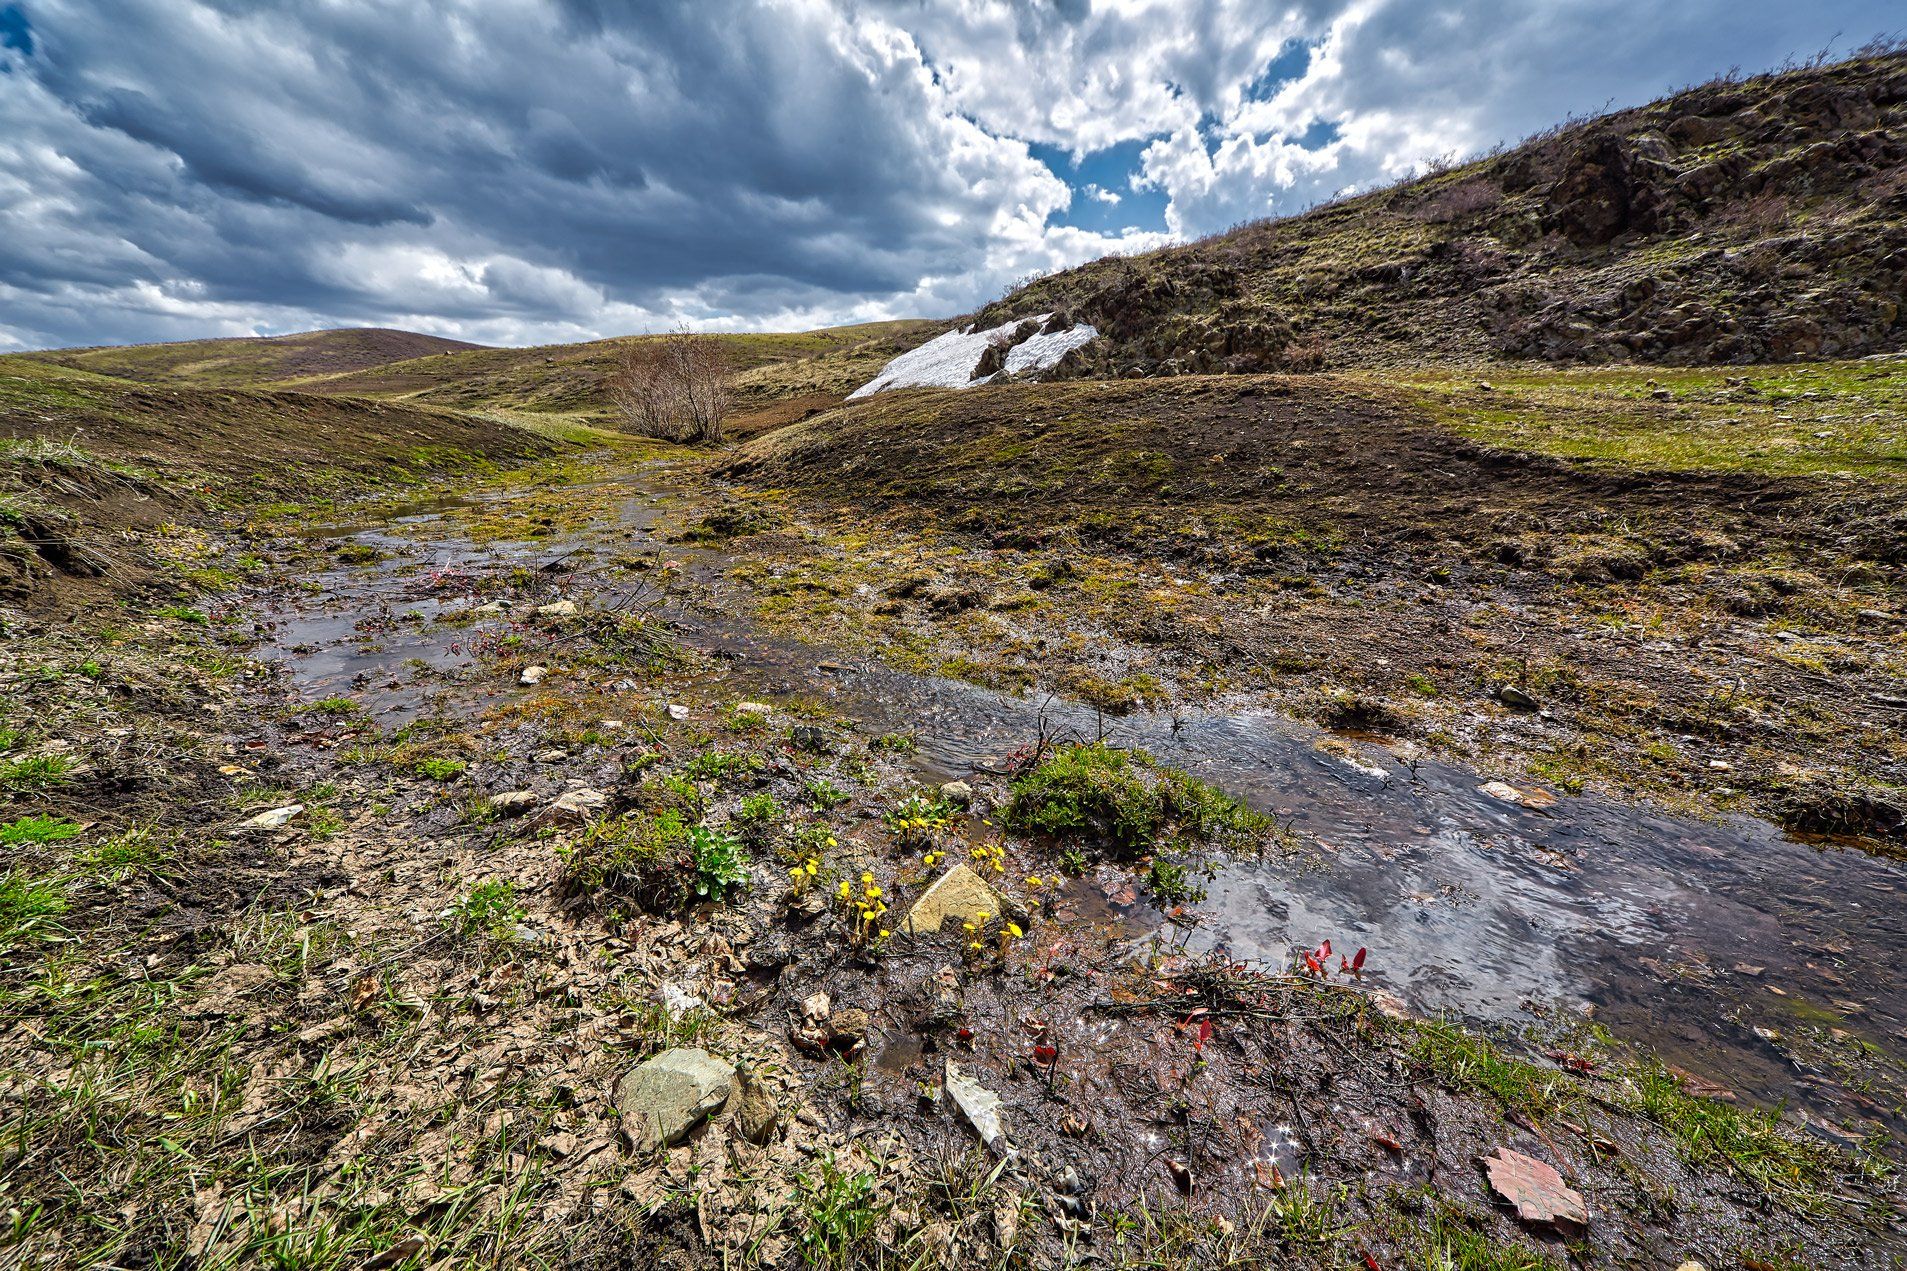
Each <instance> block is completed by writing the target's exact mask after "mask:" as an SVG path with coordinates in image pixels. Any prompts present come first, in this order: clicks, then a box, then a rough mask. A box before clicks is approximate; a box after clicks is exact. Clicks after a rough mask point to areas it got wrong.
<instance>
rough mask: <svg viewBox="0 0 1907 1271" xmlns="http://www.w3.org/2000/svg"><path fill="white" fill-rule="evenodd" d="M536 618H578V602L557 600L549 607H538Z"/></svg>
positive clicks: (548, 605)
mask: <svg viewBox="0 0 1907 1271" xmlns="http://www.w3.org/2000/svg"><path fill="white" fill-rule="evenodd" d="M536 616H537V617H539V618H574V617H575V616H576V602H575V601H574V600H557V601H552V602H551V603H550V604H547V605H538V606H537V607H536Z"/></svg>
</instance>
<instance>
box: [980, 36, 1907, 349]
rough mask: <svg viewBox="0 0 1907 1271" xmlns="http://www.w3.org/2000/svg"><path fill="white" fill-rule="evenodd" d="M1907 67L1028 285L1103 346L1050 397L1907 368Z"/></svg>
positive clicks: (1670, 120)
mask: <svg viewBox="0 0 1907 1271" xmlns="http://www.w3.org/2000/svg"><path fill="white" fill-rule="evenodd" d="M1903 294H1907V54H1903V53H1900V52H1889V53H1885V54H1880V55H1876V56H1870V57H1861V58H1856V59H1854V60H1852V61H1848V62H1844V63H1841V64H1838V65H1834V66H1828V67H1819V68H1810V69H1805V70H1798V71H1792V72H1789V73H1784V74H1775V75H1764V76H1760V77H1756V78H1753V79H1746V80H1740V81H1734V80H1726V81H1717V82H1714V83H1710V84H1706V85H1703V86H1701V87H1698V88H1694V89H1691V90H1689V91H1686V92H1683V93H1679V94H1677V95H1675V96H1673V97H1669V98H1667V99H1665V100H1663V101H1659V102H1656V103H1654V104H1652V105H1648V106H1643V107H1640V108H1638V109H1633V110H1625V111H1621V112H1618V113H1615V114H1611V115H1607V116H1604V117H1602V118H1599V119H1595V120H1591V121H1589V122H1585V123H1577V124H1572V125H1569V126H1565V127H1561V128H1558V129H1557V130H1555V131H1554V132H1551V133H1549V134H1547V135H1543V136H1540V137H1537V138H1535V139H1534V140H1532V141H1530V142H1528V143H1526V144H1524V145H1522V146H1519V147H1517V148H1516V149H1514V150H1510V151H1507V152H1505V153H1501V154H1495V155H1492V156H1490V157H1487V158H1484V159H1479V160H1477V161H1475V162H1472V163H1468V164H1465V165H1463V166H1461V167H1456V168H1453V169H1451V170H1448V171H1443V172H1438V173H1436V174H1434V175H1430V176H1426V177H1423V178H1421V179H1418V180H1413V181H1409V182H1406V183H1403V184H1400V185H1397V186H1394V187H1391V188H1389V189H1384V190H1378V191H1375V192H1372V193H1368V194H1365V195H1363V196H1361V197H1357V198H1352V199H1348V200H1346V201H1343V202H1340V203H1335V204H1332V205H1329V206H1326V207H1321V208H1318V209H1316V210H1314V211H1311V212H1309V213H1306V214H1304V215H1301V216H1296V217H1291V218H1288V219H1283V220H1268V221H1262V222H1258V223H1255V224H1250V225H1246V226H1242V227H1240V228H1238V229H1235V230H1233V231H1231V232H1229V233H1225V234H1220V235H1217V236H1215V237H1212V238H1207V239H1204V240H1201V241H1199V242H1195V243H1189V244H1186V245H1183V246H1178V247H1172V248H1167V249H1164V250H1161V251H1157V252H1153V253H1150V254H1147V255H1143V256H1132V257H1108V258H1106V259H1103V260H1099V261H1095V262H1093V263H1091V264H1088V265H1085V266H1083V267H1081V268H1077V269H1072V270H1068V271H1066V272H1063V273H1058V274H1054V275H1052V276H1050V277H1046V278H1042V279H1040V280H1038V281H1036V282H1034V283H1032V284H1030V285H1028V286H1026V287H1023V288H1021V289H1019V290H1017V291H1014V292H1012V293H1011V294H1009V295H1007V296H1006V297H1005V298H1003V299H1002V300H1000V301H998V302H996V303H994V304H992V305H990V306H988V307H987V308H986V309H984V310H982V311H981V312H980V313H979V314H977V315H975V320H976V321H977V322H979V323H980V324H981V325H983V326H988V327H991V326H997V325H999V324H1001V323H1005V322H1008V321H1011V320H1013V319H1015V318H1024V317H1028V316H1031V315H1034V314H1039V313H1044V312H1048V311H1058V312H1059V313H1061V315H1062V317H1063V318H1064V319H1076V320H1081V321H1086V322H1090V323H1092V324H1093V325H1094V326H1096V327H1097V328H1098V329H1099V330H1100V332H1101V333H1102V334H1103V335H1104V336H1105V337H1106V338H1104V339H1101V340H1097V341H1095V342H1094V343H1092V344H1090V345H1088V346H1086V347H1085V348H1082V349H1080V350H1078V351H1077V352H1075V353H1074V354H1072V355H1071V356H1070V357H1069V358H1068V359H1067V361H1066V362H1065V363H1064V364H1063V366H1062V368H1061V370H1060V374H1061V375H1063V376H1064V375H1070V376H1076V377H1077V376H1092V377H1124V376H1133V375H1152V374H1177V373H1186V372H1212V371H1267V370H1274V371H1275V370H1308V369H1316V368H1318V367H1320V366H1358V365H1363V366H1378V365H1392V364H1398V363H1405V362H1419V363H1421V362H1426V361H1441V362H1449V361H1482V360H1487V359H1493V358H1519V359H1521V358H1529V359H1542V360H1548V361H1557V362H1585V363H1603V362H1621V361H1632V362H1657V363H1676V364H1690V365H1698V364H1717V363H1745V362H1766V361H1792V360H1800V359H1810V358H1827V357H1847V356H1852V355H1863V354H1867V353H1871V352H1877V351H1884V350H1897V349H1900V348H1902V347H1903V346H1907V309H1903V306H1902V296H1903Z"/></svg>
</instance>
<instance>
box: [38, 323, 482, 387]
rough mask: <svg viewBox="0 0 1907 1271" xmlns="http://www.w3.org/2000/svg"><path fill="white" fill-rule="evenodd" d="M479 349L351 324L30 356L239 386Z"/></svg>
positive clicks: (99, 369) (154, 377)
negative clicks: (293, 332)
mask: <svg viewBox="0 0 1907 1271" xmlns="http://www.w3.org/2000/svg"><path fill="white" fill-rule="evenodd" d="M477 347H479V346H478V345H475V344H467V343H465V342H464V341H462V340H447V339H444V338H443V337H442V336H435V335H419V334H418V333H417V332H415V331H391V330H386V329H383V328H379V327H351V328H345V329H342V330H336V331H305V332H301V333H299V334H297V335H275V336H265V337H261V338H257V339H226V340H186V341H182V342H179V343H174V344H135V345H122V346H106V347H102V348H94V349H59V350H55V351H53V352H51V353H39V354H33V355H31V356H33V357H35V358H38V359H40V360H44V361H48V362H54V363H57V364H58V365H61V366H69V367H73V368H75V369H77V370H82V371H92V372H95V373H97V374H100V375H111V376H116V377H118V378H120V379H129V380H140V381H145V382H149V383H160V384H195V385H200V386H208V385H217V386H221V387H233V388H242V387H252V386H257V385H260V384H270V383H275V382H278V381H282V380H291V379H298V378H301V377H304V376H310V375H334V374H342V373H348V372H351V371H362V370H367V369H369V368H370V367H374V366H382V365H384V364H385V363H387V362H399V361H403V360H405V359H408V358H416V357H424V356H426V355H428V354H434V353H445V352H450V351H454V350H460V349H474V348H477Z"/></svg>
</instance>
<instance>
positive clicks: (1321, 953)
mask: <svg viewBox="0 0 1907 1271" xmlns="http://www.w3.org/2000/svg"><path fill="white" fill-rule="evenodd" d="M1330 956H1331V942H1330V941H1329V940H1326V941H1325V942H1324V943H1323V944H1321V945H1319V946H1318V961H1320V962H1322V961H1324V960H1325V959H1326V958H1328V957H1330Z"/></svg>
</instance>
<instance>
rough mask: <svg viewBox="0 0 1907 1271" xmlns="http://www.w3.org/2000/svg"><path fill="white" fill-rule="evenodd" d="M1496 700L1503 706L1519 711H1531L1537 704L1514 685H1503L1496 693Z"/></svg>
mask: <svg viewBox="0 0 1907 1271" xmlns="http://www.w3.org/2000/svg"><path fill="white" fill-rule="evenodd" d="M1496 700H1497V701H1499V702H1502V703H1503V704H1504V705H1505V706H1513V707H1515V708H1516V709H1517V710H1520V711H1533V710H1535V709H1536V708H1537V706H1538V705H1539V703H1538V702H1537V700H1536V699H1535V698H1534V697H1531V696H1530V695H1529V694H1528V693H1525V692H1524V691H1523V690H1522V689H1520V688H1518V687H1517V686H1516V685H1514V684H1505V685H1503V686H1502V687H1500V688H1498V689H1497V691H1496Z"/></svg>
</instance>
